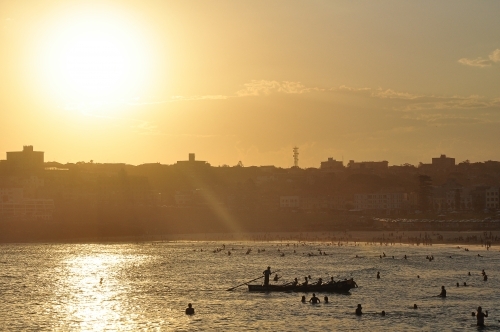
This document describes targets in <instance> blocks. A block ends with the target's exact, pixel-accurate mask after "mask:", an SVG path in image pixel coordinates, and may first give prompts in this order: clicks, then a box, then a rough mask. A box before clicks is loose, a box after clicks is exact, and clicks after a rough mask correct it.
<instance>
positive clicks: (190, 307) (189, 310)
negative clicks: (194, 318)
mask: <svg viewBox="0 0 500 332" xmlns="http://www.w3.org/2000/svg"><path fill="white" fill-rule="evenodd" d="M186 315H194V308H193V305H192V304H191V303H188V307H187V308H186Z"/></svg>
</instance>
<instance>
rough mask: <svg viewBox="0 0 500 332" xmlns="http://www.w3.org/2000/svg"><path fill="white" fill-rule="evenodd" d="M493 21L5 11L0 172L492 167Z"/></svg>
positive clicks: (365, 13)
mask: <svg viewBox="0 0 500 332" xmlns="http://www.w3.org/2000/svg"><path fill="white" fill-rule="evenodd" d="M499 17H500V1H493V0H492V1H457V0H453V1H420V0H419V1H351V0H349V1H331V0H328V1H293V0H286V1H285V0H283V1H277V0H276V1H269V0H263V1H232V0H231V1H229V0H227V1H163V0H162V1H147V0H143V1H81V2H78V1H56V0H53V1H44V0H37V1H5V0H0V158H2V159H3V158H5V157H4V156H5V155H4V152H5V151H17V150H21V149H22V146H23V145H34V147H35V150H42V151H45V153H46V154H45V159H46V160H47V161H59V162H76V161H90V160H91V159H92V160H94V162H126V163H130V164H142V163H148V162H160V163H164V164H172V163H174V162H176V161H177V160H185V159H187V155H188V153H190V152H194V153H196V156H197V159H201V160H207V161H208V162H210V163H211V164H212V165H214V166H217V165H222V164H228V165H231V166H232V165H235V164H237V163H238V161H240V160H241V161H242V162H243V164H244V165H245V166H250V165H276V166H280V167H290V166H292V165H293V157H292V148H293V146H295V145H296V146H298V147H299V152H300V161H299V165H300V166H301V167H319V163H320V162H321V161H323V160H326V159H327V158H328V157H333V158H334V159H337V160H342V158H343V159H344V161H346V162H347V161H348V160H350V159H354V160H356V161H367V160H388V161H389V164H391V165H392V164H402V163H407V162H408V163H412V164H417V163H418V162H420V161H422V162H430V160H431V158H432V157H436V156H439V155H440V154H447V155H448V156H451V157H455V158H456V159H457V162H460V161H463V160H465V159H470V160H471V161H485V160H500V149H499V148H498V146H499V143H500V126H499V124H500V19H499ZM2 154H3V155H2Z"/></svg>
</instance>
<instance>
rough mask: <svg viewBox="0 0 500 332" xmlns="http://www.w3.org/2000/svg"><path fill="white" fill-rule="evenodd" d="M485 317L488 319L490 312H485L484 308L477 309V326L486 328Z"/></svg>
mask: <svg viewBox="0 0 500 332" xmlns="http://www.w3.org/2000/svg"><path fill="white" fill-rule="evenodd" d="M484 317H488V310H486V311H485V312H483V308H481V307H477V314H476V319H477V326H484Z"/></svg>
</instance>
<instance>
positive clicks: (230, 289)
mask: <svg viewBox="0 0 500 332" xmlns="http://www.w3.org/2000/svg"><path fill="white" fill-rule="evenodd" d="M279 271H280V270H277V271H274V272H272V273H271V274H273V273H277V272H279ZM260 278H264V276H260V277H258V278H255V279H252V280H250V281H247V282H245V283H243V284H241V285H238V286H234V287H232V288H229V289H227V291H232V290H233V289H235V288H238V287H240V286H243V285H246V284H248V283H250V282H252V281H255V280H258V279H260Z"/></svg>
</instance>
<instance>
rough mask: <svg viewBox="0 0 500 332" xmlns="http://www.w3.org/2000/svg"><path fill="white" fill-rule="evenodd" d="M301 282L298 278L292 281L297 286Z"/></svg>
mask: <svg viewBox="0 0 500 332" xmlns="http://www.w3.org/2000/svg"><path fill="white" fill-rule="evenodd" d="M298 284H299V281H298V280H297V278H295V279H294V280H293V281H292V286H294V287H295V286H297V285H298Z"/></svg>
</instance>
